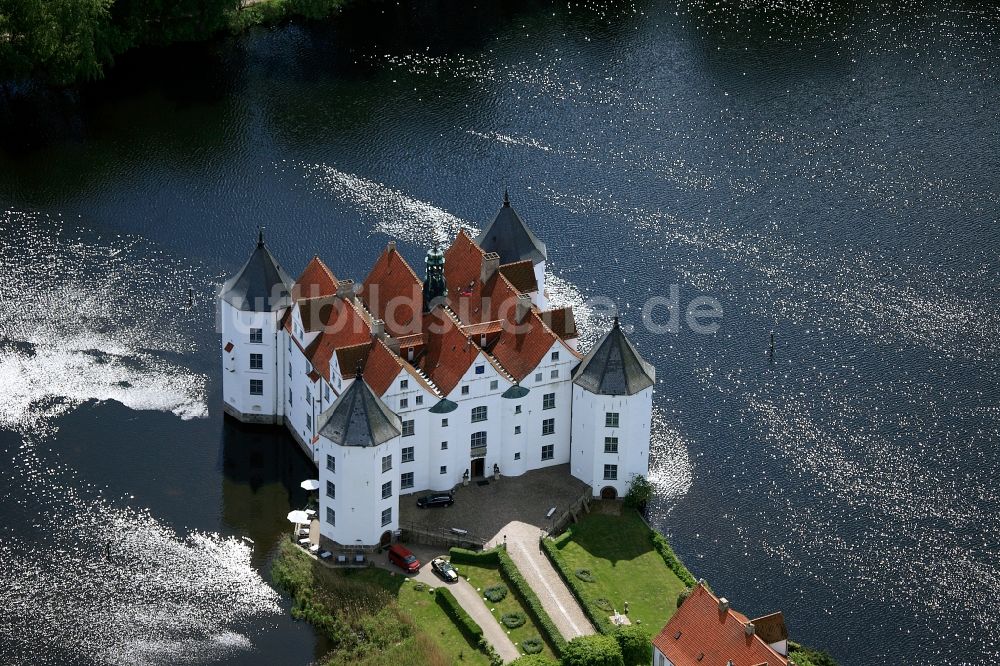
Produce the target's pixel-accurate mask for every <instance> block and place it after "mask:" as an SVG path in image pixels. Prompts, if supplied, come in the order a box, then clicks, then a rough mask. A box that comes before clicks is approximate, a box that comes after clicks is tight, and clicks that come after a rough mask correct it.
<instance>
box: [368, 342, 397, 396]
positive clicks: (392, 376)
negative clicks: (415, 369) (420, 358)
mask: <svg viewBox="0 0 1000 666" xmlns="http://www.w3.org/2000/svg"><path fill="white" fill-rule="evenodd" d="M402 369H403V362H402V360H401V359H400V358H399V357H398V356H396V355H395V354H393V353H392V350H391V349H389V347H387V346H386V344H385V343H384V342H382V341H381V340H377V339H376V340H375V341H373V342H372V348H371V351H370V352H369V353H368V359H367V360H366V361H365V369H364V378H365V381H366V382H368V386H370V387H371V390H372V391H373V392H374V393H375V395H378V396H381V395H383V394H384V393H385V392H386V391H388V390H389V387H390V386H392V383H393V382H394V381H395V380H396V377H398V376H399V373H400V371H401V370H402Z"/></svg>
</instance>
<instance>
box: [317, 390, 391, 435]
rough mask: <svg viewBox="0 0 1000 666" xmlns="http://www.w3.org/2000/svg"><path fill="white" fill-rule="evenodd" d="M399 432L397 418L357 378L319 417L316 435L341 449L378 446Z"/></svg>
mask: <svg viewBox="0 0 1000 666" xmlns="http://www.w3.org/2000/svg"><path fill="white" fill-rule="evenodd" d="M402 432H403V428H402V424H401V423H400V421H399V417H398V416H396V415H395V414H394V413H393V412H392V410H391V409H389V406H388V405H386V404H385V403H384V402H383V401H382V400H381V398H379V397H378V396H377V395H375V393H374V392H372V390H371V388H370V387H369V386H368V384H367V383H366V382H365V380H364V378H363V377H361V376H358V377H357V378H355V380H354V381H353V382H352V383H351V385H350V386H349V387H347V390H346V391H344V392H343V393H342V394H341V395H340V397H339V398H337V399H336V400H335V401H334V402H333V404H332V405H330V406H329V407H328V408H327V410H326V411H325V412H323V413H322V414H320V417H319V434H321V435H323V436H324V437H326V438H327V439H329V440H330V441H331V442H333V443H334V444H340V445H341V446H378V445H379V444H382V443H384V442H387V441H389V440H390V439H392V438H393V437H398V436H399V435H400V434H401V433H402Z"/></svg>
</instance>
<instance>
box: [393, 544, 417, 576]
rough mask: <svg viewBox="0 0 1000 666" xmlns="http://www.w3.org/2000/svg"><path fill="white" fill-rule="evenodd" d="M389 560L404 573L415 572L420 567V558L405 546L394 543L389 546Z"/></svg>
mask: <svg viewBox="0 0 1000 666" xmlns="http://www.w3.org/2000/svg"><path fill="white" fill-rule="evenodd" d="M389 561H390V562H392V563H393V564H395V565H396V566H397V567H399V568H400V569H402V570H403V571H405V572H406V573H416V572H417V569H419V568H420V560H418V559H417V556H416V555H414V554H413V553H411V552H410V551H409V550H408V549H407V548H406V547H405V546H403V545H401V544H398V543H394V544H392V545H391V546H389Z"/></svg>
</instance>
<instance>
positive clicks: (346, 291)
mask: <svg viewBox="0 0 1000 666" xmlns="http://www.w3.org/2000/svg"><path fill="white" fill-rule="evenodd" d="M337 296H338V297H339V298H343V299H344V300H345V301H349V300H351V299H352V298H354V280H341V281H340V282H338V283H337Z"/></svg>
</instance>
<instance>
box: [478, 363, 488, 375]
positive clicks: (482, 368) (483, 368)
mask: <svg viewBox="0 0 1000 666" xmlns="http://www.w3.org/2000/svg"><path fill="white" fill-rule="evenodd" d="M484 372H486V366H485V365H477V366H476V374H477V375H481V374H483V373H484Z"/></svg>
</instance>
